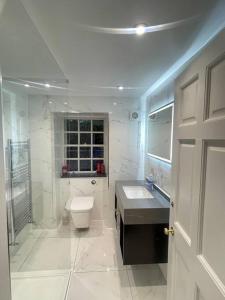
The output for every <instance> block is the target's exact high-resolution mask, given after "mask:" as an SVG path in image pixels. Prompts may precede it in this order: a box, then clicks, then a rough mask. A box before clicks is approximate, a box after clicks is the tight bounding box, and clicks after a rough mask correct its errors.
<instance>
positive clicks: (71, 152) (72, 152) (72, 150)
mask: <svg viewBox="0 0 225 300" xmlns="http://www.w3.org/2000/svg"><path fill="white" fill-rule="evenodd" d="M66 157H67V158H77V147H66Z"/></svg>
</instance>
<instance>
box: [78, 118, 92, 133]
mask: <svg viewBox="0 0 225 300" xmlns="http://www.w3.org/2000/svg"><path fill="white" fill-rule="evenodd" d="M79 122H80V131H91V120H80V121H79Z"/></svg>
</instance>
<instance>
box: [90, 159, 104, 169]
mask: <svg viewBox="0 0 225 300" xmlns="http://www.w3.org/2000/svg"><path fill="white" fill-rule="evenodd" d="M98 163H104V160H93V162H92V164H93V171H96V168H97V164H98Z"/></svg>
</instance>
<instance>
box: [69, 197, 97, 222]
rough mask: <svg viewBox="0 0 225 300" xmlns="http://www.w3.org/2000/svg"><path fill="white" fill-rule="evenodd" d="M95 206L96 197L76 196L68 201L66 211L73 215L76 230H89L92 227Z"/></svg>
mask: <svg viewBox="0 0 225 300" xmlns="http://www.w3.org/2000/svg"><path fill="white" fill-rule="evenodd" d="M93 206H94V197H92V196H80V197H79V196H78V197H77V196H75V197H73V198H71V199H68V201H67V202H66V206H65V209H66V210H67V211H69V212H70V213H71V216H72V220H73V224H74V226H75V228H88V227H89V226H90V220H91V212H92V209H93Z"/></svg>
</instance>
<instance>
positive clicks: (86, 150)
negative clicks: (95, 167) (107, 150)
mask: <svg viewBox="0 0 225 300" xmlns="http://www.w3.org/2000/svg"><path fill="white" fill-rule="evenodd" d="M80 158H91V147H80Z"/></svg>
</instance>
